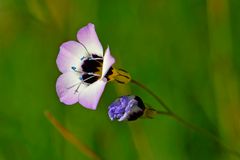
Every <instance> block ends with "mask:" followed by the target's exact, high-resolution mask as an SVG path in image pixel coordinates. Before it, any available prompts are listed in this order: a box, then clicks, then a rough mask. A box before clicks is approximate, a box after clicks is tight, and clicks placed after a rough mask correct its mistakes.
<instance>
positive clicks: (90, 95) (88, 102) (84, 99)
mask: <svg viewBox="0 0 240 160" xmlns="http://www.w3.org/2000/svg"><path fill="white" fill-rule="evenodd" d="M106 83H107V81H106V80H105V79H104V80H98V81H96V82H94V83H93V84H90V85H89V86H88V87H86V88H85V89H84V90H83V91H82V92H81V93H80V94H79V97H78V100H79V103H80V104H81V105H83V106H84V107H86V108H88V109H92V110H95V109H96V108H97V104H98V101H99V100H100V98H101V95H102V93H103V91H104V88H105V85H106Z"/></svg>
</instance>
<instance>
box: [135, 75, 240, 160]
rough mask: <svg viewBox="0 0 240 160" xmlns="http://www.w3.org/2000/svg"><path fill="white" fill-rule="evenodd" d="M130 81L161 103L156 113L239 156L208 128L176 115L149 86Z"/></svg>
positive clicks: (239, 155)
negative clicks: (159, 109) (161, 109)
mask: <svg viewBox="0 0 240 160" xmlns="http://www.w3.org/2000/svg"><path fill="white" fill-rule="evenodd" d="M131 82H132V83H133V84H135V85H137V86H139V87H140V88H142V89H144V90H145V91H146V92H148V94H150V95H151V96H153V97H154V98H155V99H156V100H157V101H158V102H159V103H160V105H162V107H163V108H164V109H165V110H166V112H165V111H157V112H158V114H161V115H166V116H170V117H172V118H173V119H175V120H176V121H177V122H179V123H181V124H182V125H184V126H185V127H186V128H188V129H190V130H192V131H195V132H198V133H200V134H202V135H204V136H206V137H208V138H209V139H211V140H213V141H215V142H216V143H217V144H219V145H220V146H221V148H222V149H223V150H224V151H227V152H228V153H231V154H233V155H235V156H237V157H238V158H240V153H239V152H237V151H235V150H233V149H231V148H230V147H229V146H227V145H226V144H224V143H223V142H222V141H221V140H220V139H219V138H218V137H217V136H215V135H214V134H213V133H211V132H209V131H208V130H206V129H204V128H201V127H198V126H196V125H194V124H192V123H190V122H188V121H186V120H184V119H183V118H182V117H180V116H178V115H177V114H176V113H174V112H173V111H172V110H171V109H170V108H169V107H168V106H167V105H166V104H165V103H164V102H163V100H162V99H161V98H160V97H159V96H157V95H156V94H155V93H154V92H153V91H152V90H150V89H149V88H147V87H146V86H145V85H143V84H142V83H140V82H138V81H136V80H133V79H132V80H131Z"/></svg>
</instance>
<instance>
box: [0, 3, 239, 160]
mask: <svg viewBox="0 0 240 160" xmlns="http://www.w3.org/2000/svg"><path fill="white" fill-rule="evenodd" d="M239 8H240V1H238V0H207V1H204V0H194V1H191V0H185V1H179V0H148V1H147V0H129V1H127V0H121V1H111V0H86V1H82V0H1V1H0V20H1V22H0V91H1V92H0V100H1V101H0V106H1V107H0V159H3V160H5V159H6V160H8V159H11V160H15V159H16V160H19V159H23V160H27V159H34V160H36V159H39V160H42V159H49V160H53V159H56V160H65V159H66V160H76V159H88V158H87V157H86V156H85V155H84V154H83V153H81V152H79V151H78V150H77V149H76V148H74V147H73V146H72V145H71V144H69V142H67V141H66V140H64V139H63V137H62V136H61V135H60V134H59V133H58V132H57V131H56V129H55V128H54V127H53V126H52V125H51V124H50V123H49V122H48V120H47V119H46V118H45V117H44V114H43V112H44V111H45V110H49V111H50V112H51V113H52V114H53V115H55V116H56V118H57V119H59V121H60V122H61V123H62V124H63V125H64V126H65V127H66V128H68V129H69V130H71V131H72V132H73V133H74V134H75V135H76V136H77V137H78V138H79V139H80V140H81V141H82V142H83V143H85V144H86V145H88V146H89V147H90V148H92V149H93V150H94V151H95V152H96V153H97V154H99V155H100V156H101V157H102V158H103V159H109V160H112V159H115V160H122V159H140V160H146V159H148V160H157V159H162V160H183V159H184V160H185V159H189V160H191V159H194V160H203V159H204V160H205V159H209V160H214V159H216V160H219V159H222V160H230V159H235V157H233V156H231V155H229V154H226V153H225V152H224V151H222V150H221V148H220V147H219V146H218V145H217V144H216V143H214V142H212V141H211V140H209V139H208V138H206V137H204V136H202V135H200V134H198V133H195V132H191V131H189V130H188V129H186V128H184V127H183V126H181V125H179V123H177V122H176V121H174V120H173V119H170V118H168V117H164V116H162V117H157V118H155V119H152V120H144V119H140V120H138V121H136V122H131V123H118V122H111V121H110V120H109V119H108V116H107V107H108V105H109V104H110V103H111V102H112V101H113V100H114V99H115V98H116V97H118V96H121V95H123V94H129V93H134V94H136V95H138V96H140V97H141V98H142V99H143V100H144V101H145V102H146V103H149V104H151V105H153V106H155V107H156V108H159V107H160V106H159V104H158V103H157V102H155V100H154V99H153V98H152V97H150V96H149V95H147V94H146V93H145V92H144V91H142V90H141V89H139V88H137V87H136V86H133V85H131V84H129V85H118V84H116V83H114V82H112V83H110V84H109V85H108V86H107V88H106V90H105V92H104V94H103V97H102V99H101V101H100V104H99V107H98V109H97V110H96V111H91V110H87V109H85V108H83V107H81V106H80V105H79V104H76V105H74V106H65V105H63V104H61V103H60V102H59V100H58V97H57V96H56V92H55V82H56V78H57V77H58V76H59V74H60V73H59V72H58V69H57V67H56V63H55V60H56V56H57V54H58V51H59V46H60V45H61V43H63V42H64V41H68V40H74V39H76V33H77V31H78V29H79V28H81V27H82V26H84V25H86V24H87V23H89V22H92V23H94V24H95V25H96V30H97V33H98V35H99V37H100V40H101V42H102V44H103V46H104V48H106V47H107V45H109V46H110V48H111V52H112V54H113V55H114V56H115V57H116V59H117V62H116V64H115V65H116V67H119V68H124V69H126V70H128V71H129V72H130V73H131V76H132V77H133V78H134V79H137V80H139V81H141V82H143V83H144V84H146V85H147V86H149V87H150V88H152V89H153V90H154V91H155V92H156V93H157V94H158V95H159V96H161V97H162V98H163V99H164V100H165V101H166V103H167V104H168V105H169V106H171V108H172V109H173V110H174V111H175V112H176V113H178V114H179V115H181V116H182V117H184V118H185V119H186V120H188V121H191V122H193V123H195V124H196V125H198V126H201V127H204V128H206V129H208V130H209V131H211V132H213V133H214V134H215V135H217V136H219V137H220V138H221V139H222V141H223V142H224V143H226V144H228V145H230V146H232V148H235V149H238V151H240V150H239V148H240V118H239V117H240V76H239V75H240V46H239V42H240V30H239V28H240V12H239ZM159 109H160V108H159Z"/></svg>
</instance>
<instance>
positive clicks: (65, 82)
mask: <svg viewBox="0 0 240 160" xmlns="http://www.w3.org/2000/svg"><path fill="white" fill-rule="evenodd" d="M80 76H81V75H80V74H79V73H77V72H66V73H64V74H62V75H60V76H59V77H58V79H57V83H56V90H57V95H58V97H59V99H60V101H61V102H63V103H64V104H67V105H71V104H74V103H76V102H78V95H79V93H80V92H81V91H82V90H84V88H85V87H86V86H85V85H84V84H82V83H81V80H80V79H79V77H80ZM80 84H81V85H80ZM76 90H78V92H76Z"/></svg>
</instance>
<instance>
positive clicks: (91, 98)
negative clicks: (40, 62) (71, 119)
mask: <svg viewBox="0 0 240 160" xmlns="http://www.w3.org/2000/svg"><path fill="white" fill-rule="evenodd" d="M77 39H78V42H77V41H67V42H65V43H63V44H62V45H61V46H60V51H59V54H58V57H57V60H56V61H57V66H58V69H59V70H60V71H61V72H62V75H60V76H59V78H58V79H57V83H56V90H57V95H58V97H59V99H60V101H61V102H63V103H64V104H67V105H72V104H75V103H77V102H79V103H80V104H81V105H82V106H84V107H86V108H89V109H93V110H95V109H96V107H97V104H98V101H99V99H100V97H101V95H102V93H103V91H104V88H105V85H106V83H107V81H108V79H107V78H106V75H107V74H109V73H108V72H111V70H112V65H113V64H114V63H115V59H114V58H113V57H112V56H111V54H110V50H109V47H108V48H107V49H106V51H105V54H104V56H103V47H102V45H101V43H100V41H99V39H98V36H97V34H96V31H95V27H94V24H91V23H89V24H88V25H87V26H85V27H83V28H81V29H80V30H79V31H78V33H77Z"/></svg>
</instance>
